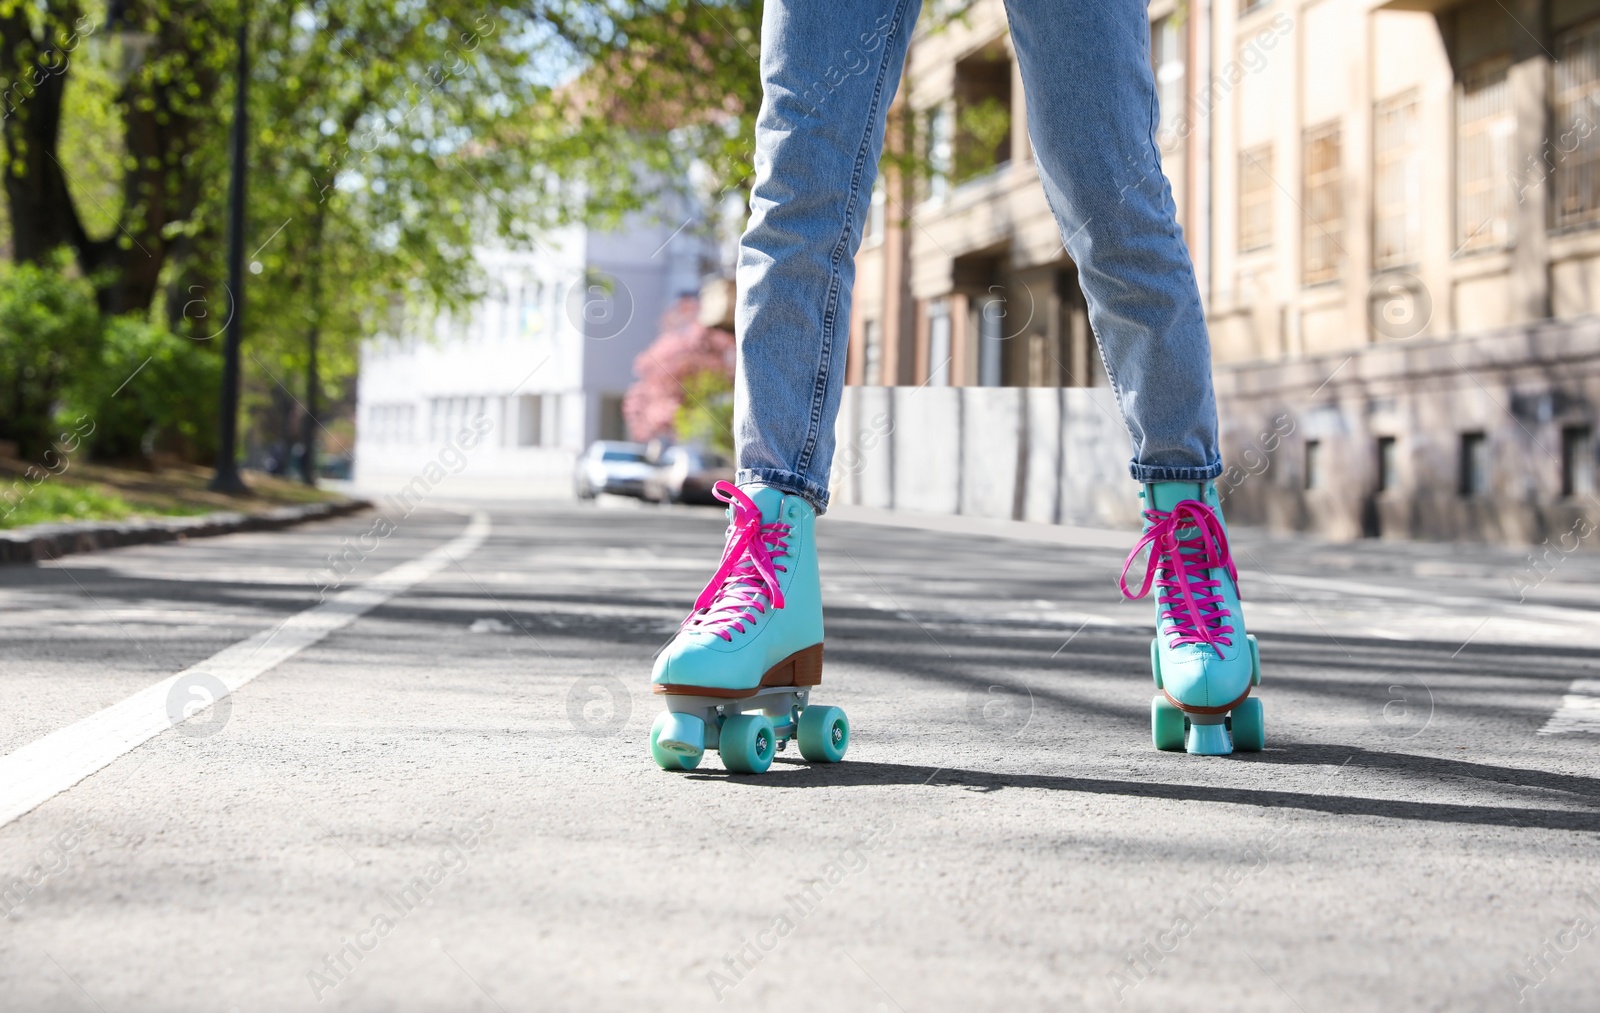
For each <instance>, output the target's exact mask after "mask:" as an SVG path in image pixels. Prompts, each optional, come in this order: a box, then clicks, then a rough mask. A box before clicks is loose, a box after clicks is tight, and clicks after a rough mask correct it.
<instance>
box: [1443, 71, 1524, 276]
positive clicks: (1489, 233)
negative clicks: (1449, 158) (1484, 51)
mask: <svg viewBox="0 0 1600 1013" xmlns="http://www.w3.org/2000/svg"><path fill="white" fill-rule="evenodd" d="M1510 66H1511V61H1510V60H1509V59H1507V58H1506V57H1496V58H1495V59H1493V60H1488V61H1485V62H1483V63H1480V64H1478V65H1477V66H1476V67H1473V68H1472V69H1471V70H1469V71H1467V72H1466V73H1465V74H1464V75H1462V80H1461V86H1460V88H1459V89H1458V90H1457V93H1456V252H1457V253H1462V252H1469V251H1472V250H1492V249H1499V248H1500V247H1503V246H1507V245H1509V244H1510V243H1511V240H1512V236H1513V233H1512V226H1511V223H1512V217H1511V205H1512V200H1511V185H1512V176H1511V142H1512V140H1513V139H1514V138H1513V135H1514V134H1515V133H1516V129H1517V120H1516V115H1515V113H1513V112H1512V109H1511V85H1510V83H1509V81H1508V79H1507V77H1506V72H1507V71H1508V70H1509V69H1510Z"/></svg>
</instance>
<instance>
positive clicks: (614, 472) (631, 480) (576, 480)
mask: <svg viewBox="0 0 1600 1013" xmlns="http://www.w3.org/2000/svg"><path fill="white" fill-rule="evenodd" d="M651 471H652V468H651V466H650V462H649V461H647V460H645V456H644V445H643V444H639V443H624V442H623V441H621V440H595V441H594V442H593V443H591V444H589V449H588V450H585V451H584V452H583V455H582V456H581V457H579V458H578V466H577V468H576V469H575V471H574V473H573V476H572V489H573V491H574V492H575V493H577V494H578V498H579V499H594V498H595V496H596V495H598V494H600V493H602V492H609V493H615V494H617V495H619V496H643V495H644V482H645V479H647V478H649V477H650V473H651Z"/></svg>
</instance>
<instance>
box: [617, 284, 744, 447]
mask: <svg viewBox="0 0 1600 1013" xmlns="http://www.w3.org/2000/svg"><path fill="white" fill-rule="evenodd" d="M633 374H634V376H637V377H638V378H639V379H638V380H637V381H636V382H635V383H634V385H633V386H632V387H629V388H628V393H627V395H626V396H625V397H624V398H623V401H622V416H623V418H624V419H626V420H627V423H628V434H629V435H630V436H632V437H633V438H634V439H635V440H640V441H645V440H653V439H656V438H657V437H674V438H676V439H678V440H680V441H682V442H685V443H700V444H703V445H705V446H707V447H711V448H713V449H716V450H719V451H721V452H722V453H724V454H730V455H731V454H732V453H733V335H732V334H729V333H728V332H727V331H723V330H718V329H716V328H714V327H707V326H705V325H704V324H702V323H701V322H700V300H699V299H697V298H695V297H694V296H685V297H683V298H681V299H679V300H678V301H677V302H676V303H675V304H673V306H672V308H671V309H669V310H667V312H666V313H664V314H662V316H661V333H660V334H659V335H658V336H657V337H656V340H655V341H654V342H652V343H651V345H650V347H649V348H646V349H645V350H644V351H643V352H641V353H640V354H639V357H638V358H636V359H634V360H633Z"/></svg>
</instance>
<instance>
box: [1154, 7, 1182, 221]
mask: <svg viewBox="0 0 1600 1013" xmlns="http://www.w3.org/2000/svg"><path fill="white" fill-rule="evenodd" d="M1186 23H1187V22H1186V17H1185V15H1184V14H1182V13H1179V14H1171V15H1168V16H1167V17H1164V18H1159V19H1157V20H1156V21H1154V22H1152V23H1151V25H1150V66H1151V70H1153V71H1154V73H1155V78H1156V103H1157V111H1158V115H1159V117H1160V119H1159V121H1158V123H1157V125H1156V146H1157V147H1158V148H1159V149H1160V150H1161V168H1162V170H1163V171H1164V172H1165V173H1166V176H1167V182H1168V183H1169V184H1170V185H1171V188H1172V199H1173V203H1174V204H1176V205H1177V208H1178V220H1179V221H1182V220H1183V196H1184V193H1185V192H1186V185H1185V181H1184V169H1185V168H1186V166H1187V164H1188V162H1187V159H1186V157H1185V155H1184V140H1185V139H1186V138H1187V137H1188V136H1189V120H1188V117H1186V116H1185V115H1184V112H1185V109H1186V107H1187V105H1188V102H1187V99H1186V92H1185V87H1186V85H1185V80H1184V77H1185V73H1186V68H1185V66H1184V62H1183V58H1184V50H1185V49H1186V48H1187V47H1186V39H1185V36H1186V28H1185V26H1186Z"/></svg>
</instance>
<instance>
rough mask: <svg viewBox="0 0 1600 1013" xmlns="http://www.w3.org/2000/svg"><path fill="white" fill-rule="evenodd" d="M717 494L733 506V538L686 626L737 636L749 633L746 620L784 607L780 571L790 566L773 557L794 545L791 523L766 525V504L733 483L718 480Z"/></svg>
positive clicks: (725, 636) (714, 492)
mask: <svg viewBox="0 0 1600 1013" xmlns="http://www.w3.org/2000/svg"><path fill="white" fill-rule="evenodd" d="M711 494H712V495H713V496H715V497H716V498H717V499H719V500H721V501H722V502H724V503H728V504H731V505H732V506H733V521H732V523H730V524H729V525H728V542H727V545H726V546H725V547H724V548H723V550H722V562H721V563H720V564H718V566H717V572H716V573H714V574H712V576H711V580H710V581H708V582H707V583H706V586H705V590H703V591H701V592H700V597H698V598H696V599H695V600H694V611H692V612H690V613H689V616H688V618H687V619H685V620H684V621H683V625H682V626H681V627H680V629H684V630H688V631H690V632H691V633H715V634H716V635H717V636H719V637H721V638H722V639H723V640H732V639H733V634H732V633H731V632H729V631H730V630H738V631H739V632H740V633H743V632H744V628H745V624H746V623H754V622H755V621H756V615H757V614H759V613H765V612H766V611H767V607H768V605H769V604H770V605H771V607H772V608H775V609H781V608H783V588H781V587H779V586H778V574H780V573H783V572H784V569H785V568H784V567H782V566H779V565H778V564H776V563H774V562H773V561H772V557H773V555H774V553H776V554H778V555H782V554H783V553H784V552H786V551H787V550H788V548H789V543H788V540H787V539H788V534H789V525H787V524H782V523H778V522H774V523H772V524H763V523H761V508H760V507H758V506H756V504H755V501H754V500H752V499H751V498H750V497H749V496H746V495H745V494H744V493H742V492H740V491H739V489H738V488H737V487H736V486H734V485H732V484H731V483H729V482H718V483H717V484H716V485H715V486H713V487H712V490H711Z"/></svg>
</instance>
